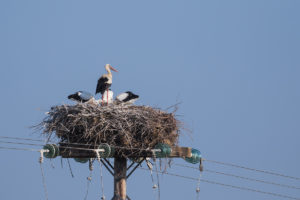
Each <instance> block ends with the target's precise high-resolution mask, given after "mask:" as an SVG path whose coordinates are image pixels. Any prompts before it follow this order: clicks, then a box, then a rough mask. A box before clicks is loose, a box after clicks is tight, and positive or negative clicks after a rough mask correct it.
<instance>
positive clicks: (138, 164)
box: [126, 158, 145, 179]
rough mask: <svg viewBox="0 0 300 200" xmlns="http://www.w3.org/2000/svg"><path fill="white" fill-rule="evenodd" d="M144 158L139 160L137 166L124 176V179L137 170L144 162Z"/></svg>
mask: <svg viewBox="0 0 300 200" xmlns="http://www.w3.org/2000/svg"><path fill="white" fill-rule="evenodd" d="M144 160H145V158H143V160H141V161H140V162H139V163H138V164H136V166H135V167H134V168H133V169H132V170H131V172H130V173H129V174H128V175H127V176H126V179H128V178H129V177H130V175H131V174H132V173H133V172H134V171H135V170H136V169H137V168H138V166H140V165H141V164H142V162H144Z"/></svg>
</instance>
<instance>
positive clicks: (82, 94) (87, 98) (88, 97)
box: [68, 89, 114, 105]
mask: <svg viewBox="0 0 300 200" xmlns="http://www.w3.org/2000/svg"><path fill="white" fill-rule="evenodd" d="M113 94H114V93H113V91H111V90H110V89H109V90H105V92H104V93H103V95H104V96H107V97H108V98H105V99H104V100H103V101H102V100H101V99H99V100H96V99H95V98H94V96H93V95H92V94H91V93H89V92H86V91H78V92H75V93H74V94H71V95H69V96H68V99H70V100H73V101H76V102H80V103H90V104H94V105H99V104H101V103H102V102H103V103H106V104H111V103H113Z"/></svg>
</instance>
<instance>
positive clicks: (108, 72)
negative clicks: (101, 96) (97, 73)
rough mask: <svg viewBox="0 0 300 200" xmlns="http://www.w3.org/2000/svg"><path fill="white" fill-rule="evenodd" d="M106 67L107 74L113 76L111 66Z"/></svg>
mask: <svg viewBox="0 0 300 200" xmlns="http://www.w3.org/2000/svg"><path fill="white" fill-rule="evenodd" d="M105 69H106V71H107V75H108V76H110V77H112V74H111V71H110V69H109V67H105Z"/></svg>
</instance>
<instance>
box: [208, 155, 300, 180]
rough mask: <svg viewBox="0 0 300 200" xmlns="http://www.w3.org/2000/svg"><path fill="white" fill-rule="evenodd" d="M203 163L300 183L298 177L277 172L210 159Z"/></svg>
mask: <svg viewBox="0 0 300 200" xmlns="http://www.w3.org/2000/svg"><path fill="white" fill-rule="evenodd" d="M203 161H207V162H211V163H215V164H219V165H224V166H230V167H235V168H240V169H245V170H250V171H255V172H260V173H265V174H269V175H273V176H280V177H284V178H289V179H293V180H298V181H299V180H300V178H298V177H294V176H288V175H284V174H279V173H275V172H271V171H266V170H261V169H255V168H250V167H245V166H241V165H237V164H232V163H226V162H221V161H216V160H208V159H203Z"/></svg>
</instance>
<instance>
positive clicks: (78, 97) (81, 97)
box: [68, 91, 94, 103]
mask: <svg viewBox="0 0 300 200" xmlns="http://www.w3.org/2000/svg"><path fill="white" fill-rule="evenodd" d="M93 98H94V96H93V95H92V94H91V93H89V92H86V91H78V92H75V93H74V94H70V95H69V96H68V99H70V100H73V101H77V102H81V103H85V102H87V101H89V100H91V99H93Z"/></svg>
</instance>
